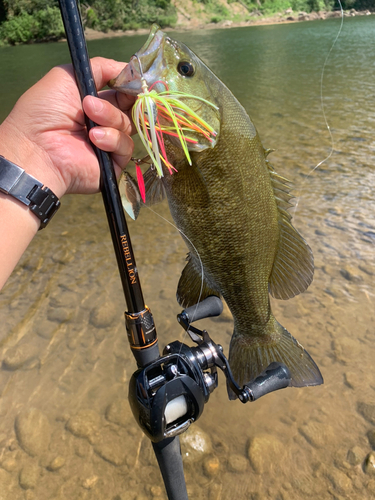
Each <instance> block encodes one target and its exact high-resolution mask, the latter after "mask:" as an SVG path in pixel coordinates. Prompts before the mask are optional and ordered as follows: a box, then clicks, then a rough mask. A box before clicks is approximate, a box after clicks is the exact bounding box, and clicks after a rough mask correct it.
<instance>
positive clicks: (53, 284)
mask: <svg viewBox="0 0 375 500" xmlns="http://www.w3.org/2000/svg"><path fill="white" fill-rule="evenodd" d="M371 23H372V18H371V17H370V18H358V19H349V20H345V23H344V29H343V32H342V35H341V37H340V39H339V42H338V44H337V46H336V48H335V50H334V52H333V53H332V55H331V57H330V59H329V61H328V64H327V68H326V73H325V79H324V104H325V110H326V114H327V117H328V120H329V123H330V126H331V130H332V133H333V137H334V154H333V155H332V156H331V157H330V158H329V160H328V161H327V162H325V163H324V164H323V165H322V166H321V167H320V168H319V169H317V170H315V171H314V172H313V173H311V170H312V169H313V168H314V167H315V166H316V164H317V163H318V162H320V161H321V160H322V159H323V158H325V157H326V156H327V155H328V153H329V151H330V139H329V134H328V132H327V129H326V128H325V125H324V120H323V118H322V112H321V108H320V77H321V68H322V65H323V62H324V60H325V57H326V54H327V52H328V50H329V47H330V44H331V43H332V41H333V39H334V38H335V36H336V33H337V30H338V27H339V22H338V21H337V20H332V21H326V22H312V23H302V24H293V25H282V26H266V27H260V28H241V29H232V30H225V31H220V30H217V31H209V32H206V33H204V32H203V33H201V32H195V33H181V34H175V36H176V38H179V39H181V40H183V41H185V42H187V43H188V44H189V45H190V46H191V47H192V48H193V50H195V51H196V52H197V53H199V54H200V55H201V56H202V58H203V59H204V60H205V61H206V62H207V63H208V64H209V66H210V67H212V69H213V70H214V71H215V72H216V73H217V74H218V75H219V76H220V77H221V78H222V79H223V80H224V81H225V83H226V84H227V85H228V86H229V87H230V88H231V90H233V92H234V93H235V94H236V95H237V96H238V97H239V98H240V100H241V102H242V103H243V104H244V106H246V108H247V109H248V110H249V112H250V114H251V115H252V117H253V119H254V122H255V123H256V125H257V127H258V130H259V132H260V135H261V137H262V139H263V143H264V145H265V146H266V147H274V148H276V149H277V151H276V152H275V153H273V155H272V157H273V158H272V161H273V164H274V165H275V168H276V170H277V171H278V172H279V173H280V174H282V175H285V176H286V177H288V178H289V179H292V180H293V181H294V183H295V186H296V193H297V194H298V206H297V209H296V214H295V222H296V226H297V227H298V229H299V230H300V231H301V233H302V234H303V235H304V236H305V238H306V239H307V240H308V242H309V244H310V246H311V247H312V249H313V251H314V255H315V263H316V272H315V278H314V282H313V284H312V286H311V287H310V288H309V289H308V290H307V292H306V293H304V294H303V295H302V296H298V297H296V298H294V299H293V300H290V301H286V302H283V301H274V304H273V309H274V312H275V315H276V317H277V319H278V320H279V321H280V322H281V323H282V324H283V325H284V326H285V327H286V328H287V329H288V330H289V331H290V332H291V333H292V334H293V335H295V336H296V337H297V338H298V339H299V340H300V341H301V342H302V343H303V344H304V346H305V347H306V348H307V350H308V351H309V352H310V353H311V355H312V356H313V357H314V359H315V360H316V361H317V363H318V364H319V366H320V367H321V369H322V372H323V375H324V378H325V385H323V386H321V387H316V388H306V389H300V390H297V389H288V390H286V391H280V392H279V393H275V394H271V395H269V396H267V397H266V398H264V400H261V401H258V402H256V403H254V404H253V405H246V406H244V405H242V404H241V403H240V402H238V401H236V402H229V401H228V400H227V396H226V390H225V384H224V380H223V379H222V378H221V380H220V382H221V385H220V387H219V389H217V390H216V392H215V393H214V394H213V395H212V396H211V399H210V402H209V403H208V405H207V407H206V409H205V412H204V414H203V416H202V417H201V419H200V421H199V422H198V423H197V424H196V425H195V428H196V429H197V428H199V429H200V430H201V431H202V432H203V435H201V438H202V439H203V440H204V441H205V446H204V447H203V450H204V451H201V452H199V451H197V450H194V449H193V448H192V447H191V440H190V441H189V439H188V437H189V434H187V435H186V437H185V438H184V439H183V455H184V459H185V464H186V477H187V482H188V488H189V491H190V494H191V498H192V499H202V500H203V499H204V500H206V499H210V500H211V499H214V500H219V499H221V500H226V499H252V500H255V499H256V500H262V499H264V500H265V499H274V500H276V499H277V500H279V499H280V500H287V499H288V500H289V499H297V500H298V499H301V500H302V499H306V498H309V497H311V498H319V499H323V500H325V499H331V498H334V499H344V498H347V499H361V500H362V499H363V500H366V499H371V498H374V496H375V468H374V461H375V458H374V457H375V451H374V450H375V392H374V391H375V380H374V377H373V359H374V357H375V348H374V341H375V334H374V315H375V313H374V276H375V259H374V251H375V246H374V243H375V224H374V222H373V220H374V217H373V213H372V212H373V210H372V205H371V201H372V199H373V198H374V188H373V186H374V184H375V173H374V172H375V171H374V166H373V165H374V163H375V149H374V138H373V130H374V114H373V109H374V95H375V83H374V82H375V68H374V66H373V65H372V66H371V65H370V64H369V61H371V60H372V54H371V53H370V51H371V50H372V48H371V43H370V40H371V37H372V38H373V29H372V24H371ZM144 38H145V37H133V38H126V37H124V38H123V39H113V40H103V41H95V42H92V43H91V44H90V45H89V50H90V53H91V54H92V55H97V54H100V55H106V56H108V57H114V58H119V59H126V58H128V57H129V56H130V55H131V54H132V53H134V52H135V51H136V49H137V48H139V47H140V46H141V44H142V43H143V41H144ZM40 50H42V51H43V53H44V55H45V57H44V61H45V65H44V64H42V63H40V66H38V68H37V70H36V71H35V73H33V74H30V73H28V72H26V75H25V72H24V69H25V66H26V69H27V68H29V67H30V66H29V64H30V63H29V61H30V59H31V58H32V57H34V54H35V57H36V58H37V54H38V51H40ZM15 55H16V57H19V58H21V59H20V60H18V62H17V64H15V63H14V60H15V59H14V56H15ZM11 56H12V57H11ZM22 57H23V58H24V59H25V61H24V62H23V61H22ZM1 58H3V59H2V61H1V62H2V63H3V61H8V63H7V65H9V71H7V75H8V76H7V77H6V80H5V81H6V82H8V83H7V86H8V85H11V82H13V81H16V80H17V81H19V80H22V84H20V85H21V86H20V87H19V89H21V87H22V85H25V86H26V87H27V86H28V85H29V84H31V83H32V81H35V80H36V79H38V78H39V76H40V74H42V73H43V72H44V71H45V70H47V69H48V67H49V66H51V65H52V64H53V61H56V60H57V62H66V61H67V60H68V54H67V50H66V47H65V45H63V44H54V45H53V44H50V45H43V46H32V47H16V48H10V49H5V50H4V51H1V52H0V59H1ZM38 60H39V59H38ZM2 67H3V68H4V67H5V66H4V64H2ZM7 67H8V66H7ZM1 85H4V81H3V82H1ZM7 88H9V87H7ZM3 89H4V87H2V90H3ZM20 91H21V90H20ZM0 96H2V100H1V113H2V116H5V114H6V112H7V111H8V108H7V107H6V106H5V104H4V103H5V101H7V103H9V101H10V99H9V95H8V97H7V99H5V98H4V91H3V92H0ZM16 96H17V91H15V95H14V98H13V101H14V100H15V99H16ZM6 105H8V104H6ZM157 211H158V212H159V213H160V214H161V215H163V216H164V217H167V218H169V214H168V208H167V206H166V205H161V206H159V207H157ZM130 230H131V234H132V239H133V246H134V248H135V251H136V256H137V264H138V267H139V272H140V277H141V282H142V285H143V288H144V295H145V298H146V302H147V304H148V305H149V306H150V308H151V310H152V311H153V314H154V316H155V320H156V324H157V326H158V332H159V337H160V344H161V345H165V344H166V343H167V342H169V341H171V340H175V339H181V338H182V335H181V331H180V328H179V326H178V325H177V322H176V320H175V315H176V314H177V313H178V312H179V308H178V306H177V304H176V301H175V290H176V286H177V282H178V278H179V274H180V272H181V270H182V268H183V266H184V258H185V252H186V250H185V247H184V244H183V242H182V240H181V238H180V237H179V235H178V234H177V232H176V231H175V230H174V229H173V228H172V227H171V226H170V225H169V224H167V223H165V222H164V221H163V220H162V219H161V218H159V217H158V216H157V215H155V214H154V213H152V212H150V211H148V210H143V212H142V213H141V215H140V217H139V219H138V220H137V222H136V223H134V222H130ZM124 309H125V304H124V301H123V297H122V291H121V286H120V280H119V277H118V272H117V268H116V263H115V258H114V254H113V250H112V244H111V242H110V238H109V235H108V229H107V225H106V219H105V215H104V210H103V206H102V201H101V199H100V196H99V195H97V196H90V197H79V196H75V197H66V198H65V199H64V202H63V206H62V209H61V210H60V212H59V213H58V215H57V216H56V218H55V219H54V221H53V223H52V224H51V225H50V226H49V227H48V229H47V230H46V231H43V232H42V233H41V234H38V236H37V237H36V239H35V241H34V242H33V243H32V245H31V246H30V248H29V250H28V252H27V253H26V254H25V256H24V257H23V259H22V261H21V262H20V264H19V266H18V267H17V269H16V271H15V272H14V274H13V275H12V277H11V278H10V280H9V282H8V284H7V286H6V287H5V289H4V291H3V293H2V294H1V295H0V319H1V323H2V329H1V335H0V360H1V370H0V417H1V423H0V485H1V488H0V497H1V499H6V500H8V499H9V500H18V499H22V500H23V499H27V500H32V499H35V500H44V499H61V500H62V499H67V498H69V499H72V500H75V499H85V500H86V499H96V500H102V499H103V500H104V499H106V500H107V499H109V500H125V499H126V500H127V499H130V500H133V499H138V500H141V499H147V498H154V499H159V500H160V499H161V498H166V497H165V493H164V490H163V486H162V482H161V479H160V474H159V472H158V469H157V467H156V463H155V459H154V457H153V455H152V452H151V447H150V444H149V442H148V441H147V439H146V438H143V437H142V434H141V432H140V430H138V428H137V427H136V425H135V423H134V422H133V420H132V417H131V415H130V411H129V409H128V405H127V400H126V398H127V383H128V380H129V377H130V375H131V373H132V372H133V371H134V369H135V363H134V360H133V359H132V356H131V354H130V350H129V347H128V344H127V339H126V334H125V330H124V326H123V312H124ZM205 326H206V327H207V329H208V330H209V332H210V334H211V335H212V336H213V337H214V339H215V341H216V342H218V343H221V344H222V345H223V346H224V349H225V350H226V352H228V346H229V340H230V336H231V334H232V328H233V327H232V322H231V320H230V319H229V318H228V317H224V318H222V319H220V320H216V321H213V320H207V321H206V322H205ZM196 429H194V426H193V428H192V431H191V432H192V433H194V432H197V431H196Z"/></svg>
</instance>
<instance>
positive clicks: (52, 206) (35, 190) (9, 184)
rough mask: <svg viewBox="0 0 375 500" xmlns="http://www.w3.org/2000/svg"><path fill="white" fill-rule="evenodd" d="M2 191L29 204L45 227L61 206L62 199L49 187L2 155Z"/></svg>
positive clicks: (0, 158)
mask: <svg viewBox="0 0 375 500" xmlns="http://www.w3.org/2000/svg"><path fill="white" fill-rule="evenodd" d="M0 192H1V193H4V194H8V195H10V196H13V198H16V199H17V200H19V201H20V202H21V203H23V204H24V205H27V206H28V207H29V209H30V210H31V212H33V214H35V215H36V216H37V217H38V219H40V221H41V224H40V228H39V229H43V228H44V227H46V225H47V224H48V223H49V221H50V220H51V219H52V217H53V216H54V215H55V213H56V212H57V210H58V208H59V207H60V200H59V199H58V197H57V196H56V195H55V193H53V192H52V191H51V190H50V189H49V188H48V187H43V184H42V183H41V182H39V181H38V180H36V179H35V177H33V176H32V175H29V174H27V173H26V172H25V171H24V170H23V169H22V168H21V167H19V166H18V165H16V164H15V163H12V162H11V161H9V160H7V159H6V158H4V156H1V155H0Z"/></svg>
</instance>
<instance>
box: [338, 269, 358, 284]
mask: <svg viewBox="0 0 375 500" xmlns="http://www.w3.org/2000/svg"><path fill="white" fill-rule="evenodd" d="M340 274H341V276H342V277H343V278H345V279H346V280H347V281H351V282H353V283H359V282H360V281H363V278H362V276H361V275H359V274H358V271H357V269H356V268H354V267H350V266H345V267H344V268H343V269H340Z"/></svg>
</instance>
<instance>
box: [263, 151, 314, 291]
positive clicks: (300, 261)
mask: <svg viewBox="0 0 375 500" xmlns="http://www.w3.org/2000/svg"><path fill="white" fill-rule="evenodd" d="M266 163H267V166H268V169H269V173H270V178H271V182H272V187H273V192H274V195H275V199H276V204H277V208H278V211H279V227H280V241H279V248H278V251H277V254H276V257H275V261H274V264H273V268H272V272H271V276H270V280H269V290H270V293H271V295H272V296H273V297H275V298H276V299H284V300H285V299H290V298H292V297H294V296H295V295H298V294H299V293H302V292H304V291H305V290H306V289H307V287H308V286H309V285H310V283H311V282H312V279H313V275H314V257H313V254H312V251H311V248H310V247H309V245H308V244H307V243H306V241H305V240H304V238H303V237H302V236H301V235H300V234H299V232H298V231H297V230H296V229H295V228H294V227H293V226H292V224H291V219H292V216H291V215H290V213H289V212H288V211H287V210H288V209H289V208H290V207H292V206H293V204H292V203H291V202H290V200H291V199H292V198H293V195H291V194H290V188H291V182H290V181H288V180H287V179H285V178H284V177H282V176H281V175H278V174H277V173H276V172H275V171H274V169H273V167H272V165H271V164H270V163H269V161H267V160H266Z"/></svg>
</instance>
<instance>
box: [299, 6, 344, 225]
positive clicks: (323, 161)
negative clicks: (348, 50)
mask: <svg viewBox="0 0 375 500" xmlns="http://www.w3.org/2000/svg"><path fill="white" fill-rule="evenodd" d="M337 2H338V4H339V6H340V11H341V23H340V27H339V30H338V32H337V35H336V37H335V39H334V41H333V43H332V45H331V48H330V49H329V51H328V54H327V56H326V59H325V61H324V64H323V68H322V72H321V75H320V106H321V108H322V114H323V118H324V123H325V126H326V128H327V130H328V132H329V137H330V140H331V151H330V152H329V154H328V156H327V157H326V158H324V160H322V161H320V162H319V163H318V164H317V165H315V167H314V168H312V169H311V170H310V172H309V173H308V174H307V177H306V179H305V181H304V182H303V184H302V186H301V187H300V191H301V190H302V189H303V187H304V186H305V184H306V182H307V179H308V178H309V177H310V176H311V175H312V174H313V173H314V172H315V170H317V169H318V168H319V167H320V166H321V165H323V163H325V162H326V161H328V160H329V159H330V158H331V156H332V155H333V152H334V146H335V144H334V140H333V134H332V131H331V127H330V126H329V123H328V120H327V115H326V112H325V109H324V96H323V83H324V73H325V69H326V66H327V63H328V60H329V58H330V55H331V53H332V51H333V49H334V47H335V45H336V42H337V40H338V38H339V36H340V34H341V31H342V27H343V25H344V10H343V8H342V5H341V0H337ZM299 198H300V196H298V197H297V198H296V204H295V206H294V210H293V217H295V215H296V212H297V207H298V203H299Z"/></svg>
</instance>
